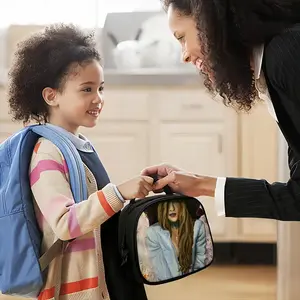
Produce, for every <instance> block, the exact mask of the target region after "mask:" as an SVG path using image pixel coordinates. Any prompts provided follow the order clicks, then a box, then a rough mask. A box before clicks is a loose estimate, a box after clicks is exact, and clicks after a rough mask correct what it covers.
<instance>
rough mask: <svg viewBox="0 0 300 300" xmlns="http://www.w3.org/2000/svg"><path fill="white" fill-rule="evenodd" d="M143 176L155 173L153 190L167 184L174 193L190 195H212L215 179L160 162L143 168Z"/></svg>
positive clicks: (158, 189)
mask: <svg viewBox="0 0 300 300" xmlns="http://www.w3.org/2000/svg"><path fill="white" fill-rule="evenodd" d="M141 174H142V175H144V176H153V175H157V177H158V180H157V182H156V183H154V184H153V186H152V188H153V191H154V192H161V191H162V188H163V187H164V186H166V185H168V186H169V187H170V188H171V189H172V190H173V191H174V192H175V193H180V194H183V195H186V196H190V197H198V196H210V197H214V195H215V188H216V182H217V179H216V178H214V177H208V176H200V175H196V174H193V173H190V172H187V171H184V170H182V169H179V168H177V167H173V166H171V165H168V164H161V165H156V166H152V167H148V168H146V169H144V170H143V171H142V173H141Z"/></svg>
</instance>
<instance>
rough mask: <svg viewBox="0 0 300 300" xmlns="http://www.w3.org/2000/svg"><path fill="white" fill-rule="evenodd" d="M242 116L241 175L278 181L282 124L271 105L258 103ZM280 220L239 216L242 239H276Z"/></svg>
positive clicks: (257, 240) (262, 240)
mask: <svg viewBox="0 0 300 300" xmlns="http://www.w3.org/2000/svg"><path fill="white" fill-rule="evenodd" d="M240 118H241V133H242V134H241V148H240V153H241V154H240V155H241V176H242V177H248V178H256V179H261V178H264V179H266V180H268V181H269V182H274V181H276V180H277V170H278V168H277V166H278V162H277V157H278V127H277V125H276V123H275V121H274V120H273V118H272V117H271V116H270V115H269V113H268V111H267V107H266V106H265V105H263V104H259V105H257V107H255V108H254V110H253V112H252V113H251V114H250V115H247V114H243V115H241V116H240ZM276 235H277V222H276V221H273V220H264V219H239V220H238V240H239V241H247V242H251V241H252V242H274V241H276V239H277V237H276Z"/></svg>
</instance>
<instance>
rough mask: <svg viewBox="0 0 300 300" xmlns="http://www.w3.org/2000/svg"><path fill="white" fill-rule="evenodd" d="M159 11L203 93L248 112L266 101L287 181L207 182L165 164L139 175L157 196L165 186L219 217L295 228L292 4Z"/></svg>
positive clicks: (190, 5) (298, 87)
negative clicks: (201, 200)
mask: <svg viewBox="0 0 300 300" xmlns="http://www.w3.org/2000/svg"><path fill="white" fill-rule="evenodd" d="M163 4H164V6H165V8H166V11H167V13H168V19H169V26H170V29H171V31H172V32H173V34H174V36H175V38H176V39H177V40H178V41H179V42H180V43H181V45H182V53H183V60H184V61H185V62H187V63H193V64H194V65H195V66H196V67H197V68H198V69H199V70H200V72H201V73H202V74H204V76H205V86H206V87H207V88H208V89H209V90H210V91H211V92H213V93H217V94H219V95H220V96H221V97H223V99H224V104H225V105H228V106H233V107H235V108H236V109H238V110H245V111H249V110H251V108H252V107H253V105H254V103H255V100H256V99H257V98H258V96H260V98H262V99H263V100H265V101H267V104H268V105H269V111H270V113H271V115H272V116H273V117H274V118H275V119H276V121H277V122H278V125H279V127H280V129H281V131H282V133H283V135H284V136H285V139H286V140H287V143H288V145H289V151H288V154H289V167H290V170H291V173H290V174H291V175H290V176H291V178H290V179H289V181H288V182H287V183H278V182H276V183H268V182H267V181H266V180H255V179H247V178H220V177H217V178H213V177H208V176H201V175H196V174H191V173H189V172H186V171H184V170H180V169H179V168H176V167H172V166H169V165H160V166H153V167H149V168H146V169H145V170H144V171H143V172H142V174H144V175H145V174H147V175H152V174H155V173H157V174H158V175H159V177H160V180H158V182H157V183H156V187H155V188H156V189H157V190H160V189H161V188H162V187H163V186H165V185H167V184H168V185H170V187H171V188H173V190H174V191H176V192H179V193H183V194H186V195H190V196H202V195H203V196H211V197H215V200H216V207H217V210H218V214H219V215H226V216H227V217H253V218H254V217H256V218H269V219H275V220H283V221H299V220H300V1H299V0H243V1H241V0H228V1H222V0H185V1H182V0H164V1H163ZM263 94H264V95H263ZM199 101H200V99H199ZM270 151H271V150H270Z"/></svg>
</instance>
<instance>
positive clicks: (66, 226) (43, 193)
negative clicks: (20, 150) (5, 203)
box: [29, 138, 123, 240]
mask: <svg viewBox="0 0 300 300" xmlns="http://www.w3.org/2000/svg"><path fill="white" fill-rule="evenodd" d="M29 178H30V185H31V190H32V193H33V196H34V200H35V202H36V204H37V206H38V207H39V209H40V211H41V214H42V215H43V217H44V219H45V220H46V222H47V223H48V224H49V226H50V227H51V229H52V230H53V232H54V233H55V235H56V236H57V237H58V238H59V239H61V240H70V239H73V238H77V237H79V236H82V235H84V234H86V233H88V232H90V231H92V230H93V229H95V228H97V227H98V226H100V225H101V224H102V223H104V222H105V221H106V220H107V219H109V218H110V217H111V216H113V215H114V214H115V213H116V212H118V211H119V210H121V208H122V207H123V203H122V202H121V201H120V200H119V198H118V196H117V195H116V193H115V191H114V188H113V187H112V186H111V185H107V186H105V187H104V188H103V189H102V190H100V191H97V192H96V193H93V194H91V195H90V196H89V197H88V199H82V200H83V201H82V202H80V203H75V201H74V199H73V196H72V192H71V188H70V184H69V179H68V178H69V176H68V168H67V165H66V163H65V160H64V158H63V155H62V153H61V152H60V150H59V149H58V148H57V147H56V146H55V145H54V144H53V143H51V142H50V141H48V140H46V139H43V138H42V139H40V140H39V142H38V143H37V144H36V146H35V150H34V153H33V155H32V159H31V164H30V169H29Z"/></svg>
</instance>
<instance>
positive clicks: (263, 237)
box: [0, 26, 277, 242]
mask: <svg viewBox="0 0 300 300" xmlns="http://www.w3.org/2000/svg"><path fill="white" fill-rule="evenodd" d="M40 28H41V27H40V26H24V27H22V26H13V27H11V28H10V29H9V34H8V39H7V43H8V45H7V51H8V61H7V66H9V64H10V62H11V58H12V52H13V50H14V49H15V46H16V43H17V42H18V41H19V40H20V39H23V38H24V37H25V36H27V35H28V34H29V33H30V32H33V31H36V30H39V29H40ZM218 101H219V100H218ZM218 101H217V100H213V99H212V98H211V96H210V95H208V93H207V92H205V89H204V87H203V88H201V87H199V85H197V86H194V87H193V86H186V87H185V86H176V87H175V86H172V87H171V86H170V87H164V86H153V85H152V86H147V85H145V86H139V87H137V86H125V85H118V86H108V85H106V91H105V105H104V109H103V111H102V113H101V118H100V121H99V124H98V125H97V126H96V127H95V128H93V129H83V130H82V133H83V134H85V135H86V136H87V137H88V138H89V139H91V141H92V142H93V144H94V146H95V148H96V150H97V151H98V153H99V155H100V158H101V160H102V162H103V164H104V165H105V167H106V168H107V170H108V173H109V176H110V178H111V180H112V182H115V183H120V182H122V181H124V180H127V179H129V178H131V177H133V176H137V175H138V174H139V173H140V171H141V170H142V169H143V168H144V167H146V166H149V165H152V164H157V163H161V162H169V163H172V164H175V165H178V166H180V167H182V168H185V169H188V170H190V171H192V172H195V173H200V174H207V175H214V176H243V177H253V178H266V179H268V180H270V181H273V180H276V175H277V174H276V172H277V156H276V155H277V153H276V151H275V150H274V149H277V144H276V141H277V135H276V134H277V128H276V124H275V123H274V122H273V120H272V119H271V118H270V117H269V116H268V113H267V111H266V110H264V109H262V108H260V106H259V107H258V108H257V109H256V111H254V112H253V113H252V114H250V115H249V116H248V115H247V114H244V115H237V114H236V113H235V111H234V110H233V109H230V108H226V107H224V106H223V105H222V104H220V103H218ZM10 118H11V116H10V115H8V106H7V102H6V96H5V90H4V87H0V140H1V141H2V140H4V139H5V138H7V137H8V136H9V135H10V134H12V133H13V132H15V131H17V130H18V129H20V128H22V124H20V123H19V124H17V123H12V122H11V121H10ZM200 200H201V201H202V203H203V204H204V206H205V209H206V211H207V214H208V220H209V222H210V225H211V229H212V232H213V236H214V240H215V241H228V242H231V241H250V242H269V241H270V242H271V241H274V240H275V239H276V223H275V222H272V221H269V220H257V219H256V220H252V219H232V218H224V217H218V216H217V214H216V211H215V207H214V200H213V199H212V198H205V197H201V199H200Z"/></svg>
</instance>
